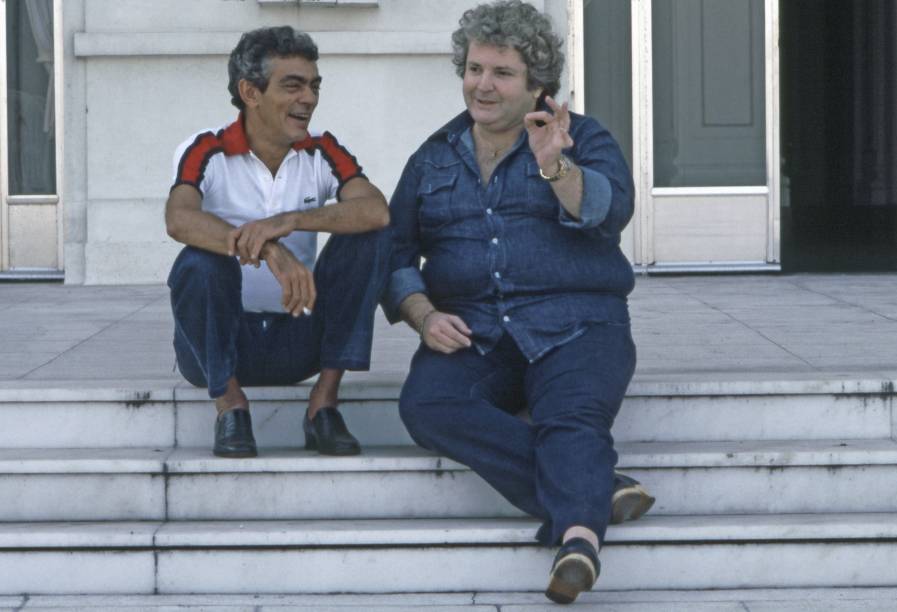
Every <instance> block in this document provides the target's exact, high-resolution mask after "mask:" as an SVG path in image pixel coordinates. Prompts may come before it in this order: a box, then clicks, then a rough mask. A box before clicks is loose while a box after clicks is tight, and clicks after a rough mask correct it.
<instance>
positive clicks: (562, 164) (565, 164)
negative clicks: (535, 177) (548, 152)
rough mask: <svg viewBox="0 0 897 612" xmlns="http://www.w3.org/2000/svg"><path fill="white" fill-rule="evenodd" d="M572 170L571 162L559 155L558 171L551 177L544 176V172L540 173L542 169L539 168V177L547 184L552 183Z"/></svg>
mask: <svg viewBox="0 0 897 612" xmlns="http://www.w3.org/2000/svg"><path fill="white" fill-rule="evenodd" d="M571 168H573V162H571V161H570V160H569V159H568V158H567V156H566V155H561V156H560V157H559V158H558V171H557V172H555V173H554V174H552V175H551V176H546V174H545V173H544V172H542V168H541V167H540V168H539V176H541V177H542V178H543V179H545V180H546V181H548V182H549V183H553V182H555V181H557V180H560V179H562V178H564V177H565V176H567V175H568V174H570V169H571Z"/></svg>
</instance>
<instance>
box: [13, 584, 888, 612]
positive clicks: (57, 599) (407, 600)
mask: <svg viewBox="0 0 897 612" xmlns="http://www.w3.org/2000/svg"><path fill="white" fill-rule="evenodd" d="M497 586H501V585H497ZM894 601H897V589H893V588H859V587H849V588H841V589H836V588H822V589H728V590H717V589H695V590H687V591H607V590H601V589H600V588H599V589H598V590H595V591H591V592H589V593H583V594H582V595H580V596H579V598H578V599H577V600H576V606H577V607H576V608H575V609H576V610H592V611H595V612H611V611H612V612H818V611H819V610H826V611H828V612H893V609H894ZM4 607H5V608H9V609H11V610H15V612H19V611H22V612H27V611H28V610H41V611H42V612H49V611H51V610H53V611H57V612H60V611H65V612H71V611H72V610H78V611H84V610H90V611H91V612H122V611H123V610H126V611H128V612H142V611H146V612H150V611H153V612H159V611H160V610H166V611H167V612H187V611H190V610H193V611H197V612H268V611H270V610H304V611H308V612H347V611H349V610H364V612H548V611H550V610H556V609H557V607H556V606H552V605H551V604H549V602H548V600H546V599H545V596H544V595H543V594H542V593H539V592H513V591H512V592H500V591H499V592H473V591H469V592H463V591H462V592H456V593H398V594H393V593H374V594H370V593H365V594H334V593H328V594H323V595H322V594H289V595H285V594H274V595H256V594H247V595H240V594H231V595H222V594H212V595H208V594H203V595H190V594H185V595H27V596H26V595H19V596H13V595H7V596H0V609H2V608H4Z"/></svg>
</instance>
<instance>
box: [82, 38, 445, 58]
mask: <svg viewBox="0 0 897 612" xmlns="http://www.w3.org/2000/svg"><path fill="white" fill-rule="evenodd" d="M241 34H242V32H75V37H74V41H75V57H79V58H86V57H133V56H170V55H175V56H179V55H180V56H182V55H229V54H230V52H231V50H232V49H233V48H234V46H235V45H236V44H237V41H238V40H240V35H241ZM309 34H310V35H311V37H312V38H313V39H314V40H315V42H316V43H317V45H318V49H319V50H320V52H321V55H448V54H450V53H451V37H452V35H451V32H309Z"/></svg>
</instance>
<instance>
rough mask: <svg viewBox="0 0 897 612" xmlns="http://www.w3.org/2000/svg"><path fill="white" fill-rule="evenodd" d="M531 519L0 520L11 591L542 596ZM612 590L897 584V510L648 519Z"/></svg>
mask: <svg viewBox="0 0 897 612" xmlns="http://www.w3.org/2000/svg"><path fill="white" fill-rule="evenodd" d="M536 526H537V525H536V523H535V522H534V521H532V520H530V519H467V520H461V519H450V520H423V519H416V520H411V519H409V520H380V521H372V520H364V521H335V520H328V521H259V522H256V521H246V522H240V521H228V522H169V521H160V522H135V523H0V593H3V594H15V593H23V592H24V593H32V594H54V593H55V594H61V593H118V594H127V593H132V594H137V593H143V594H147V593H158V594H174V593H219V594H225V593H258V594H263V593H327V592H332V593H402V592H447V591H495V590H497V589H504V590H508V591H540V590H542V589H543V588H544V586H545V579H546V574H547V572H548V568H549V566H550V564H551V560H552V555H553V551H552V550H550V549H546V548H542V547H539V546H536V545H535V544H534V543H533V541H532V536H533V533H534V530H535V528H536ZM601 559H602V574H601V578H600V580H599V585H598V588H599V589H602V590H636V589H709V588H713V589H727V588H733V589H736V588H786V587H804V588H806V587H823V586H826V587H831V586H852V587H875V586H894V585H897V514H893V513H883V514H869V513H862V514H829V515H815V514H810V515H755V516H709V517H706V516H690V517H646V518H645V519H643V520H641V521H638V522H636V523H632V524H627V525H622V526H617V527H612V528H611V529H610V530H609V531H608V534H607V543H606V545H605V547H604V549H603V550H602V554H601Z"/></svg>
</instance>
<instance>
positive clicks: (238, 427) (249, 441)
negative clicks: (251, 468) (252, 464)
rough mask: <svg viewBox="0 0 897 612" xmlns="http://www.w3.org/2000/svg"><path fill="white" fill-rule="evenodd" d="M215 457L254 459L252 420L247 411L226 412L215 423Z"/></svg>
mask: <svg viewBox="0 0 897 612" xmlns="http://www.w3.org/2000/svg"><path fill="white" fill-rule="evenodd" d="M212 452H214V453H215V455H216V456H217V457H230V458H235V459H236V458H240V457H255V456H256V455H258V451H257V450H256V448H255V438H254V437H253V436H252V418H251V417H250V416H249V411H248V410H243V409H238V410H228V411H227V412H225V413H224V414H222V415H219V416H218V419H217V420H216V421H215V449H214V450H213V451H212Z"/></svg>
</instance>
